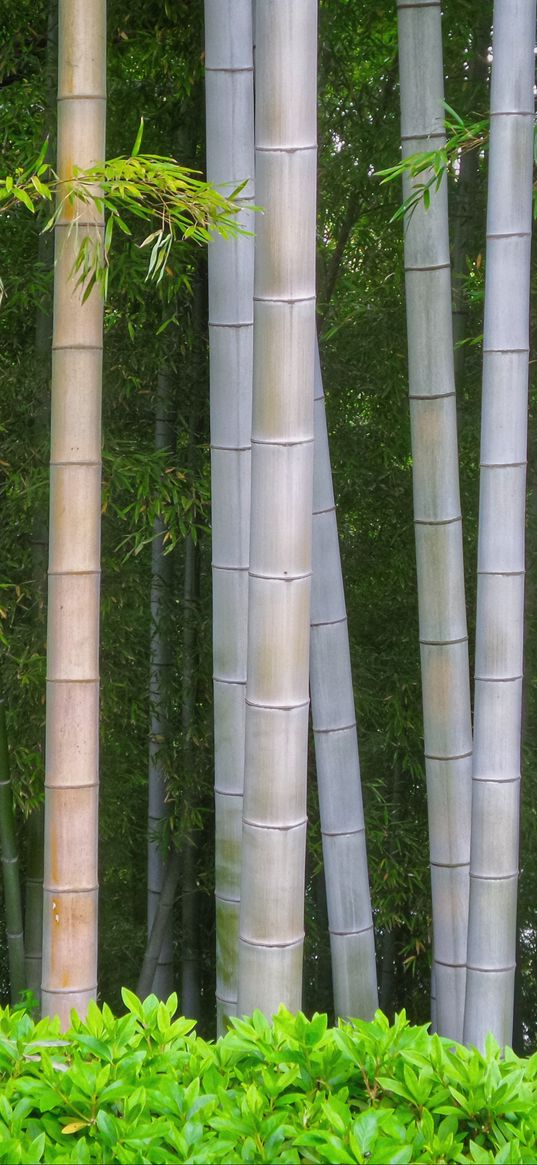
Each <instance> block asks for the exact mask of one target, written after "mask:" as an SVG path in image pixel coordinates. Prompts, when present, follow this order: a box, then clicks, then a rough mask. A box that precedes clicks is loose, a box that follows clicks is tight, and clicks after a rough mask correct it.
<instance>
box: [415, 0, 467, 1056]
mask: <svg viewBox="0 0 537 1165" xmlns="http://www.w3.org/2000/svg"><path fill="white" fill-rule="evenodd" d="M398 16H399V66H400V92H401V136H402V144H403V155H404V156H408V155H409V154H414V153H418V152H419V151H421V150H430V149H432V148H438V147H440V146H441V145H442V143H443V141H444V131H443V120H444V109H443V95H444V94H443V66H442V33H441V15H440V3H431V0H412V2H411V3H410V2H407V0H398ZM409 192H410V190H409V185H408V183H406V184H405V195H408V193H409ZM405 284H406V301H407V331H408V362H409V392H410V418H411V431H412V455H413V483H414V521H415V532H416V558H417V576H418V600H419V624H420V630H419V634H420V645H421V668H422V693H423V721H424V743H425V766H426V777H427V796H428V806H429V837H430V855H431V881H432V899H433V932H434V933H433V961H434V978H435V983H436V1017H437V1019H436V1022H437V1028H438V1031H439V1032H440V1033H441V1034H442V1035H446V1036H450V1037H452V1038H454V1039H460V1038H461V1037H462V1025H463V1014H464V994H465V982H466V934H467V916H468V914H467V912H468V893H469V882H468V869H469V860H470V806H471V752H472V732H471V715H470V687H469V673H468V641H467V629H466V611H465V599H464V570H463V551H462V521H461V509H460V499H459V478H458V453H457V418H456V406H455V383H454V377H453V340H452V324H451V279H450V261H449V238H448V218H447V190H446V182H445V180H444V181H443V182H442V184H441V186H440V189H439V190H438V191H437V192H436V193H434V192H432V193H431V204H430V207H429V209H428V210H425V208H424V206H423V205H419V206H417V207H416V209H415V210H414V212H413V213H412V214H409V215H407V218H406V222H405Z"/></svg>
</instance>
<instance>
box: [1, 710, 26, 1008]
mask: <svg viewBox="0 0 537 1165" xmlns="http://www.w3.org/2000/svg"><path fill="white" fill-rule="evenodd" d="M0 854H1V859H2V882H3V886H4V910H5V920H6V937H7V958H8V966H9V989H10V994H11V1002H12V1003H17V1002H18V1000H19V997H20V993H21V991H24V989H25V987H26V971H25V965H24V937H23V931H22V901H21V886H20V873H19V856H18V853H17V840H16V835H15V819H14V814H13V791H12V788H11V777H10V772H9V750H8V740H7V727H6V707H5V700H4V698H3V697H0Z"/></svg>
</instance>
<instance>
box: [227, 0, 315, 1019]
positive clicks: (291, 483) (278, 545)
mask: <svg viewBox="0 0 537 1165" xmlns="http://www.w3.org/2000/svg"><path fill="white" fill-rule="evenodd" d="M255 40H256V199H257V201H258V202H259V204H260V205H261V206H262V207H263V210H264V213H263V215H259V217H258V219H257V221H256V259H255V289H254V298H255V310H254V318H255V323H254V393H253V421H252V506H251V526H250V530H251V534H250V572H249V587H248V679H247V690H246V759H245V786H244V808H243V833H242V879H241V911H240V938H239V1011H240V1012H249V1013H250V1012H251V1011H252V1010H253V1009H254V1008H255V1007H259V1008H260V1009H261V1010H262V1011H264V1012H265V1014H268V1015H269V1014H272V1013H273V1012H274V1011H276V1010H277V1008H278V1006H279V1004H280V1003H282V1002H283V1003H285V1005H286V1006H287V1007H289V1008H290V1009H291V1010H294V1011H296V1010H297V1009H298V1008H299V1007H300V1004H301V994H302V952H303V942H304V863H305V841H306V770H307V740H308V712H309V692H308V673H309V618H310V585H311V522H312V519H311V515H312V488H313V373H314V369H313V358H314V344H315V193H316V162H317V150H316V72H317V70H316V42H317V5H316V3H315V0H293V3H291V4H290V3H289V2H288V0H266V2H265V3H263V4H257V5H256V38H255ZM275 516H277V520H276V521H275V520H274V519H275Z"/></svg>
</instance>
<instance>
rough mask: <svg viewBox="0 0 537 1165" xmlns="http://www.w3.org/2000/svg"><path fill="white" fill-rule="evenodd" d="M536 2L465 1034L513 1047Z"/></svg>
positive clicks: (507, 144) (499, 420) (516, 187)
mask: <svg viewBox="0 0 537 1165" xmlns="http://www.w3.org/2000/svg"><path fill="white" fill-rule="evenodd" d="M534 40H535V0H515V2H512V0H510V2H509V0H496V3H495V5H494V21H493V62H492V75H491V118H490V125H491V128H490V154H489V175H488V213H487V251H486V275H485V323H484V339H483V405H482V419H481V472H480V505H479V534H478V560H477V569H478V588H477V630H476V667H475V705H474V707H475V713H474V740H475V752H474V765H473V793H472V855H471V865H470V918H469V930H468V985H467V995H466V1010H465V1020H464V1039H465V1041H466V1042H467V1043H473V1044H476V1045H477V1046H478V1047H483V1044H484V1041H485V1037H486V1034H487V1032H488V1031H492V1033H493V1035H494V1036H495V1038H496V1039H497V1040H498V1042H499V1043H500V1044H501V1045H503V1044H506V1043H511V1035H512V1018H513V993H514V976H515V961H516V953H515V949H516V900H517V884H518V824H519V791H520V735H521V704H522V661H523V624H524V525H525V485H526V455H527V454H526V450H527V393H528V355H529V327H528V321H529V310H528V305H529V289H530V258H531V226H532V170H533V113H534V97H533V86H534V75H535V62H534Z"/></svg>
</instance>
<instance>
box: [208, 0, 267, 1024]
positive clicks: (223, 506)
mask: <svg viewBox="0 0 537 1165" xmlns="http://www.w3.org/2000/svg"><path fill="white" fill-rule="evenodd" d="M205 66H206V72H205V95H206V110H207V175H208V178H209V180H210V181H211V182H214V183H215V184H216V185H217V186H219V187H222V188H223V189H224V191H225V192H226V193H227V194H231V193H232V191H233V190H235V189H236V188H237V187H238V186H239V185H243V189H242V190H241V192H240V201H241V204H242V210H241V214H240V221H241V223H242V225H243V226H244V227H245V228H246V230H248V231H250V232H252V234H251V237H247V236H240V237H238V238H236V239H228V240H223V239H220V238H216V239H214V240H213V242H212V243H211V245H210V247H209V353H210V386H211V387H210V409H211V473H212V536H213V548H212V549H213V675H214V742H215V789H216V843H215V844H216V854H215V861H216V884H215V894H216V948H217V959H216V962H217V968H216V1004H217V1026H218V1031H219V1032H222V1031H223V1028H224V1022H225V1018H226V1016H228V1015H236V1013H237V994H238V929H239V902H240V863H241V856H240V855H241V845H240V839H241V829H242V825H241V822H242V791H243V786H244V747H245V744H244V740H245V707H244V699H245V691H246V642H247V623H248V617H247V612H248V561H249V537H250V473H251V459H250V439H251V422H252V361H253V283H254V240H253V231H254V230H255V229H256V222H254V215H253V214H252V211H251V209H250V207H251V204H252V201H253V197H254V86H253V34H252V3H251V0H205Z"/></svg>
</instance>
